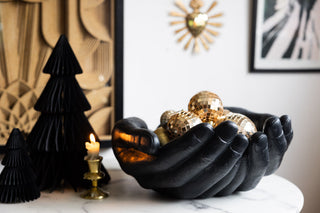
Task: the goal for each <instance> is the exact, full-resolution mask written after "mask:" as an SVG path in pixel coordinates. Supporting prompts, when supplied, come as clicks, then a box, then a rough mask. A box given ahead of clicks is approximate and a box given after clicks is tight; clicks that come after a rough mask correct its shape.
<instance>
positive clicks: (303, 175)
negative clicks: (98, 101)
mask: <svg viewBox="0 0 320 213" xmlns="http://www.w3.org/2000/svg"><path fill="white" fill-rule="evenodd" d="M184 2H185V3H186V4H187V3H188V2H189V1H187V0H184ZM204 2H205V5H208V4H209V3H211V2H212V1H209V0H204ZM250 2H251V1H249V0H241V1H231V0H219V1H218V3H219V4H218V6H217V7H216V8H215V11H216V12H218V11H222V12H224V17H223V18H221V21H222V22H223V24H224V26H223V27H222V28H221V29H220V30H219V32H220V33H221V34H220V36H219V37H217V38H216V39H215V43H214V44H213V45H211V46H210V47H211V49H210V51H208V52H205V51H204V50H203V49H201V53H200V54H199V55H192V54H191V53H190V51H188V52H185V51H184V50H183V44H181V43H177V42H176V40H177V36H176V35H175V34H174V30H175V29H177V28H176V27H173V26H170V25H169V22H170V21H172V20H176V18H172V17H170V16H169V15H168V13H169V12H170V11H173V10H174V11H177V10H178V9H177V8H176V7H175V6H174V0H152V1H150V0H134V1H132V0H125V1H124V6H125V8H124V15H125V17H124V21H125V23H124V38H125V39H124V116H125V117H129V116H137V117H140V118H142V119H144V120H145V121H146V122H147V124H148V125H149V127H150V128H151V129H154V128H155V127H156V126H157V125H158V124H159V120H160V115H161V114H162V113H163V112H164V111H165V110H168V109H175V110H179V109H187V104H188V101H189V99H190V98H191V97H192V96H193V95H194V94H195V93H197V92H199V91H201V90H209V91H212V92H215V93H217V94H218V95H219V96H220V97H221V99H222V101H223V102H224V105H226V106H241V107H245V108H248V109H250V110H253V111H257V112H268V113H273V114H276V115H282V114H288V115H290V116H291V118H292V122H293V128H294V139H293V141H292V145H291V147H290V148H289V150H288V152H287V153H286V156H285V158H284V161H283V163H282V165H281V167H280V169H279V170H278V172H277V174H278V175H281V176H283V177H285V178H287V179H289V180H290V181H292V182H293V183H295V184H296V185H297V186H299V188H300V189H301V190H302V191H303V193H304V196H305V206H304V211H303V212H317V210H318V209H319V208H320V203H319V202H318V198H319V197H320V183H319V180H320V170H319V165H318V162H317V161H319V159H320V157H319V156H318V150H319V149H320V140H319V138H320V131H319V126H320V116H319V109H320V97H319V90H320V85H319V82H320V75H319V74H317V73H314V74H310V73H309V74H299V73H298V74H297V73H296V74H276V73H267V74H253V73H249V72H248V70H249V67H248V61H249V46H250V43H249V37H250V32H249V31H250V29H249V25H250V17H249V14H250V13H251V11H250V7H251V5H250Z"/></svg>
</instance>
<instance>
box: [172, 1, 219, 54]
mask: <svg viewBox="0 0 320 213" xmlns="http://www.w3.org/2000/svg"><path fill="white" fill-rule="evenodd" d="M175 5H176V6H177V7H178V8H179V9H180V10H181V11H183V12H184V13H181V12H170V16H174V17H179V18H184V20H178V21H172V22H171V23H170V24H171V25H179V24H184V25H185V26H184V27H182V28H179V29H177V30H176V31H175V33H177V34H178V33H180V32H183V31H186V32H184V34H182V35H181V36H180V37H179V39H178V42H181V41H182V40H183V39H184V38H186V37H187V36H188V35H189V34H190V38H189V39H188V41H187V43H186V44H185V46H184V49H185V50H187V49H188V48H189V46H190V44H191V43H192V41H193V40H194V42H193V51H194V52H196V53H198V52H199V51H200V47H199V41H200V42H201V44H202V45H203V47H204V48H205V49H206V50H209V45H208V44H209V43H213V38H212V37H215V36H218V34H219V33H218V32H217V31H216V30H215V29H211V28H209V27H208V26H210V27H213V28H219V27H221V26H222V24H221V23H220V22H215V21H211V19H213V20H214V19H216V18H219V17H221V16H222V15H223V13H214V14H212V15H209V13H211V11H212V10H213V8H214V7H215V6H216V5H217V1H214V2H213V3H212V4H211V5H210V7H209V8H208V10H207V11H206V12H201V11H200V8H201V7H203V1H202V0H191V1H190V4H189V6H190V7H191V8H192V9H193V11H192V12H191V13H189V11H188V10H187V8H186V7H185V5H184V3H183V2H182V1H181V0H177V1H176V2H175Z"/></svg>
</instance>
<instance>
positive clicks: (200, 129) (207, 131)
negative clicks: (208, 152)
mask: <svg viewBox="0 0 320 213" xmlns="http://www.w3.org/2000/svg"><path fill="white" fill-rule="evenodd" d="M195 128H196V131H194V134H195V136H196V137H197V138H198V139H199V140H200V141H205V140H207V139H208V138H210V137H212V136H213V135H214V129H213V127H212V126H211V125H210V124H208V123H202V124H199V125H197V126H196V127H195Z"/></svg>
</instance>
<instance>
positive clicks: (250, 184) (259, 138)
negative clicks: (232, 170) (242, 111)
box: [237, 132, 269, 191]
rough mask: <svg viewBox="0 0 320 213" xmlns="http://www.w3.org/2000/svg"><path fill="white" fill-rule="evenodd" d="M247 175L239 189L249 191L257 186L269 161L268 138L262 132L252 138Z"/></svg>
mask: <svg viewBox="0 0 320 213" xmlns="http://www.w3.org/2000/svg"><path fill="white" fill-rule="evenodd" d="M247 163H248V170H247V175H246V177H245V179H244V181H243V182H242V184H241V185H240V186H239V188H238V189H237V190H239V191H248V190H251V189H253V188H255V187H256V185H257V184H258V183H259V182H260V180H261V178H262V177H263V176H264V174H265V172H266V170H267V167H268V163H269V150H268V139H267V136H266V135H265V134H263V133H262V132H257V133H255V134H254V135H252V136H251V138H250V144H249V148H248V162H247Z"/></svg>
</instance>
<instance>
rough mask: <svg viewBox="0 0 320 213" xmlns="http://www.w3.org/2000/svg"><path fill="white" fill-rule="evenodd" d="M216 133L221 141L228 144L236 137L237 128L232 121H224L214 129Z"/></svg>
mask: <svg viewBox="0 0 320 213" xmlns="http://www.w3.org/2000/svg"><path fill="white" fill-rule="evenodd" d="M216 132H217V134H218V135H219V137H220V138H221V139H222V140H224V141H227V142H229V141H231V140H232V139H233V138H234V137H235V136H236V134H237V132H238V127H237V124H235V123H234V122H232V121H225V122H223V123H221V124H220V125H219V126H218V127H217V128H216Z"/></svg>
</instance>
